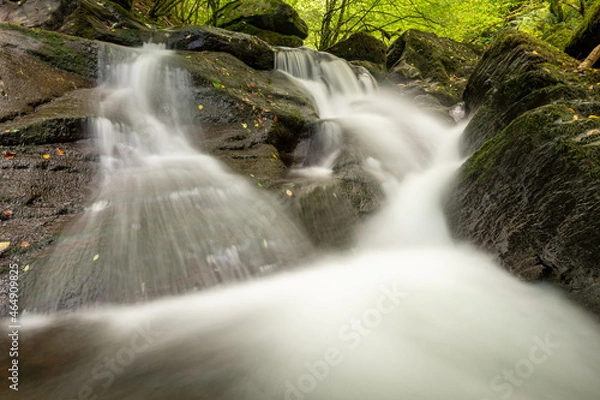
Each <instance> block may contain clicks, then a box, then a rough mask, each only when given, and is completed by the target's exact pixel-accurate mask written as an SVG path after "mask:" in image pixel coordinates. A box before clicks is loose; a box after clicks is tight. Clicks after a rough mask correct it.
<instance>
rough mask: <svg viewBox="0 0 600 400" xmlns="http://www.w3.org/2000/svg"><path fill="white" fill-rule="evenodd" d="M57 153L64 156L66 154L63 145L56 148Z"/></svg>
mask: <svg viewBox="0 0 600 400" xmlns="http://www.w3.org/2000/svg"><path fill="white" fill-rule="evenodd" d="M56 155H59V156H64V155H65V149H63V148H61V147H57V148H56Z"/></svg>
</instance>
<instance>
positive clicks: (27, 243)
mask: <svg viewBox="0 0 600 400" xmlns="http://www.w3.org/2000/svg"><path fill="white" fill-rule="evenodd" d="M19 246H21V247H29V246H31V243H29V242H26V241H24V240H23V241H22V242H21V243H19Z"/></svg>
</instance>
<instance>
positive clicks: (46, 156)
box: [42, 154, 50, 160]
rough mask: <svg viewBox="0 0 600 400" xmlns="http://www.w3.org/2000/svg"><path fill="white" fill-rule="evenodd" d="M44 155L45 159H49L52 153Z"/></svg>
mask: <svg viewBox="0 0 600 400" xmlns="http://www.w3.org/2000/svg"><path fill="white" fill-rule="evenodd" d="M42 157H44V160H47V159H49V158H50V154H44V155H43V156H42Z"/></svg>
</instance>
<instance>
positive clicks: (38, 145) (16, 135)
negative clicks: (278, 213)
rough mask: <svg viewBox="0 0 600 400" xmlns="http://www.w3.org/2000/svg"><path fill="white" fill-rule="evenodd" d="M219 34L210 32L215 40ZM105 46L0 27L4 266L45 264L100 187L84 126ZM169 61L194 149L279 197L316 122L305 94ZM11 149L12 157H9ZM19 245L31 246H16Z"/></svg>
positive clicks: (204, 64)
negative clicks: (183, 95) (178, 79)
mask: <svg viewBox="0 0 600 400" xmlns="http://www.w3.org/2000/svg"><path fill="white" fill-rule="evenodd" d="M194 32H195V31H191V33H192V34H195V33H194ZM203 32H205V31H203ZM221 32H222V31H221V30H219V29H215V30H210V34H211V35H213V36H215V37H216V36H217V35H218V34H219V33H221ZM223 32H224V33H225V31H223ZM196 33H197V32H196ZM226 33H228V34H229V36H225V37H223V40H224V41H225V42H226V43H228V44H229V45H228V46H229V47H225V48H219V49H220V50H227V51H230V52H232V53H234V54H238V55H240V54H244V55H243V56H242V55H240V57H244V58H245V59H246V60H247V61H248V60H252V59H253V60H256V63H259V62H260V58H261V54H263V55H264V57H265V58H266V57H272V51H271V49H270V47H269V46H268V45H267V44H265V43H264V42H262V41H260V40H259V39H257V38H253V37H249V36H247V35H243V34H238V33H232V32H226ZM188 34H190V33H188ZM183 37H184V38H185V36H183ZM228 38H231V39H232V41H231V42H229V40H228ZM238 39H239V42H238ZM211 40H213V39H212V38H211V39H210V40H208V42H209V43H210V42H211ZM173 43H177V41H174V42H173ZM250 44H255V45H256V47H255V49H256V51H257V55H256V56H254V58H253V56H252V55H251V50H249V49H243V48H244V47H247V46H248V45H250ZM110 46H112V45H110V44H101V43H98V42H94V41H89V40H85V39H76V38H72V37H68V36H65V35H62V34H59V33H55V32H47V31H42V30H30V29H25V28H22V27H19V26H16V25H1V26H0V49H1V50H0V54H1V57H0V76H1V77H2V78H1V79H2V80H1V81H0V88H1V90H3V91H4V92H3V93H4V94H2V97H0V115H1V116H2V117H1V121H0V153H1V158H0V176H1V177H2V179H0V207H2V208H1V209H2V210H4V209H11V210H13V211H14V214H13V216H12V217H11V218H8V219H7V220H6V221H0V224H2V228H1V229H0V230H1V233H0V236H1V237H0V239H1V240H2V241H10V242H11V245H10V247H9V248H8V249H7V250H6V251H4V252H2V254H0V265H8V264H9V262H16V263H18V264H19V265H22V266H24V265H27V264H28V263H32V262H35V261H36V260H38V259H41V258H44V257H45V256H46V255H47V254H48V253H49V252H50V251H51V250H52V246H51V245H52V244H53V243H54V242H55V240H56V237H57V235H58V234H59V232H60V231H61V230H62V229H63V228H64V227H65V226H66V224H69V223H71V222H73V219H74V218H77V217H78V216H79V215H80V213H81V212H82V211H83V208H84V206H85V205H87V204H88V202H89V199H90V198H91V197H90V196H91V193H92V192H93V191H94V190H96V189H97V188H98V185H99V183H100V177H99V176H98V175H97V172H98V170H99V163H98V161H99V154H98V150H97V149H96V148H95V146H94V143H93V142H92V141H91V140H90V139H88V137H89V132H90V131H89V129H87V122H88V121H89V118H90V117H93V116H94V115H95V112H96V110H95V109H94V107H93V105H94V104H95V103H96V101H95V100H94V96H95V95H96V94H97V92H96V90H95V89H93V88H92V87H93V86H94V85H95V77H96V75H97V72H96V69H97V58H98V54H99V50H100V49H101V48H104V49H103V52H106V51H110ZM173 46H174V47H176V46H175V44H174V45H173ZM235 46H239V47H237V48H236V47H235ZM215 49H217V47H215ZM197 50H200V49H199V48H197ZM244 52H245V53H244ZM261 52H262V53H261ZM172 62H173V63H174V65H176V66H178V67H181V68H184V69H186V70H188V71H189V73H190V75H191V80H192V82H193V88H192V92H193V102H194V103H195V104H191V107H193V108H194V109H195V110H196V116H195V122H196V123H197V124H196V125H194V126H193V127H190V129H189V130H190V133H191V134H195V136H194V138H193V140H194V144H196V145H197V146H198V147H199V148H202V149H203V151H206V152H210V153H212V154H214V155H215V156H217V157H219V158H220V159H221V160H223V162H225V163H226V164H227V165H229V166H230V167H231V168H232V169H233V170H235V171H238V172H239V173H240V174H242V175H244V176H246V177H247V178H248V179H252V180H254V181H255V183H256V185H257V187H258V186H260V187H262V188H264V190H274V191H276V192H277V193H279V191H280V188H281V185H282V184H283V182H284V180H285V176H286V173H287V171H288V166H289V165H290V164H291V157H290V156H289V153H291V152H292V151H293V150H294V148H295V146H296V145H297V143H298V142H299V140H300V137H307V136H309V135H310V127H311V124H312V121H314V120H316V118H317V117H316V113H315V111H314V108H313V104H312V99H311V98H310V96H308V95H307V94H306V93H304V92H303V91H302V90H300V89H298V88H296V86H294V85H293V84H291V82H290V81H289V79H288V78H287V77H286V76H285V75H284V74H282V73H279V72H275V71H263V72H259V71H257V70H255V69H253V68H251V67H249V66H248V65H246V64H245V63H243V62H242V61H240V60H238V59H237V58H235V57H234V56H232V55H230V54H227V53H223V52H217V51H208V50H206V48H204V49H203V50H202V51H199V52H191V51H182V52H179V53H178V54H176V55H174V56H173V57H172ZM270 63H272V61H271V62H269V64H270ZM255 66H257V67H258V66H259V65H255ZM264 68H267V65H264ZM21 73H22V74H21ZM199 105H201V106H202V107H201V108H202V109H201V110H200V109H199V107H198V106H199ZM59 150H60V151H59ZM63 151H64V153H65V155H61V153H62V152H63ZM13 153H14V154H16V156H14V157H12V156H8V157H7V159H5V154H13ZM44 155H46V156H44ZM46 157H48V158H46ZM250 175H252V176H250ZM22 241H26V242H28V243H30V244H31V245H30V246H27V247H23V246H20V243H21V242H22ZM5 273H6V271H4V270H2V271H0V275H2V274H5ZM0 290H1V289H0ZM1 296H2V293H0V298H1ZM2 302H3V300H2V301H0V309H2ZM3 311H5V309H2V311H0V312H3Z"/></svg>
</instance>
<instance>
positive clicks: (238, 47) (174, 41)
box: [152, 25, 275, 70]
mask: <svg viewBox="0 0 600 400" xmlns="http://www.w3.org/2000/svg"><path fill="white" fill-rule="evenodd" d="M152 39H153V41H154V42H158V43H165V44H166V45H167V47H168V48H169V49H173V50H186V51H196V52H200V51H218V52H225V53H229V54H231V55H232V56H234V57H236V58H238V59H239V60H241V61H243V62H244V63H246V65H248V66H250V67H252V68H255V69H258V70H270V69H273V65H274V64H275V55H274V52H273V48H272V47H271V46H269V44H268V43H266V42H264V41H263V40H260V39H258V38H257V37H254V36H250V35H247V34H244V33H238V32H232V31H229V30H225V29H220V28H214V27H208V26H195V25H189V26H180V27H176V28H171V29H167V30H162V31H157V32H155V33H154V34H153V36H152Z"/></svg>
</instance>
